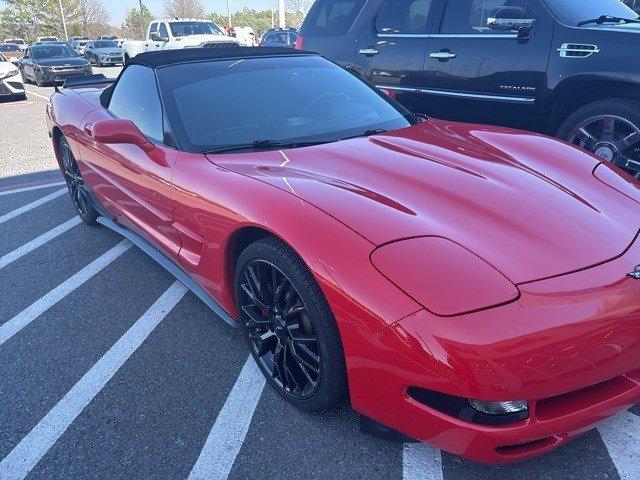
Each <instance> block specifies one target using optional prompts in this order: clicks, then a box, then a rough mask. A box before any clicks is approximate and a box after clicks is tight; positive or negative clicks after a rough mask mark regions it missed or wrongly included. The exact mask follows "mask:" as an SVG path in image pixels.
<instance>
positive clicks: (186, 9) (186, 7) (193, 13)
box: [164, 0, 207, 18]
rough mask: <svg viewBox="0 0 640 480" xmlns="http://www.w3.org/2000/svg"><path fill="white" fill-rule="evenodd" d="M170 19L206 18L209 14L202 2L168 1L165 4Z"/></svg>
mask: <svg viewBox="0 0 640 480" xmlns="http://www.w3.org/2000/svg"><path fill="white" fill-rule="evenodd" d="M164 15H165V16H166V17H168V18H204V17H205V16H206V15H207V12H206V10H205V8H204V5H202V3H200V0H168V1H167V2H166V3H165V4H164Z"/></svg>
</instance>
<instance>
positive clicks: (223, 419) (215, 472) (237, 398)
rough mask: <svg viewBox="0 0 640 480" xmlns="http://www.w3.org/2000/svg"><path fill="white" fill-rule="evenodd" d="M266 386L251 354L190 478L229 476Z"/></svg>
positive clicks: (202, 478)
mask: <svg viewBox="0 0 640 480" xmlns="http://www.w3.org/2000/svg"><path fill="white" fill-rule="evenodd" d="M264 385H265V379H264V375H263V374H262V372H261V371H260V369H259V368H258V366H257V365H256V364H255V362H254V361H253V358H251V357H249V358H248V359H247V361H246V363H245V364H244V367H242V371H241V372H240V375H238V379H237V380H236V383H235V385H234V386H233V389H231V393H230V394H229V396H228V397H227V400H226V402H224V406H223V407H222V410H220V413H219V414H218V418H217V419H216V421H215V423H214V425H213V428H212V429H211V432H209V436H208V437H207V441H206V442H205V444H204V447H203V448H202V451H201V452H200V455H199V456H198V460H196V463H195V465H194V466H193V469H192V470H191V473H190V474H189V480H204V479H213V478H215V479H216V480H225V479H226V478H228V477H229V472H230V471H231V467H233V462H235V460H236V457H237V456H238V452H239V451H240V448H241V447H242V443H243V442H244V439H245V437H246V436H247V432H248V431H249V425H250V424H251V418H252V417H253V413H254V412H255V410H256V406H257V405H258V400H260V395H262V390H263V389H264ZM0 473H1V472H0Z"/></svg>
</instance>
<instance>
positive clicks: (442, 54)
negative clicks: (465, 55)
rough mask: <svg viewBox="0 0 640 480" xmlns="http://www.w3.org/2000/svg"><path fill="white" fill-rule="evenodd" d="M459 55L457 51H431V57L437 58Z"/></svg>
mask: <svg viewBox="0 0 640 480" xmlns="http://www.w3.org/2000/svg"><path fill="white" fill-rule="evenodd" d="M457 56H458V54H457V53H453V52H445V51H440V52H431V53H430V54H429V57H430V58H436V59H438V60H451V59H452V58H456V57H457Z"/></svg>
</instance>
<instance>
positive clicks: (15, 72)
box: [0, 68, 20, 78]
mask: <svg viewBox="0 0 640 480" xmlns="http://www.w3.org/2000/svg"><path fill="white" fill-rule="evenodd" d="M19 73H20V71H19V70H18V69H17V68H12V69H11V70H9V71H8V72H5V73H0V78H9V77H13V76H15V75H18V74H19Z"/></svg>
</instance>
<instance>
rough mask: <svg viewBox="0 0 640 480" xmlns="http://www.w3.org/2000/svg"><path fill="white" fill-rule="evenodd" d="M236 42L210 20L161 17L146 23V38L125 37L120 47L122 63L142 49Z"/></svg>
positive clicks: (228, 44)
mask: <svg viewBox="0 0 640 480" xmlns="http://www.w3.org/2000/svg"><path fill="white" fill-rule="evenodd" d="M239 45H240V43H239V42H238V40H236V39H235V38H232V37H229V36H227V35H226V34H225V33H224V31H223V30H222V29H221V28H220V27H218V25H216V24H215V23H213V22H212V21H211V20H200V19H171V20H169V19H165V20H154V21H153V22H151V23H150V24H149V28H147V38H146V40H127V41H125V42H123V43H122V50H124V60H125V63H126V62H128V61H129V60H130V59H131V58H133V57H135V56H136V55H138V54H139V53H143V52H153V51H156V50H173V49H180V48H204V47H230V46H239Z"/></svg>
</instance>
